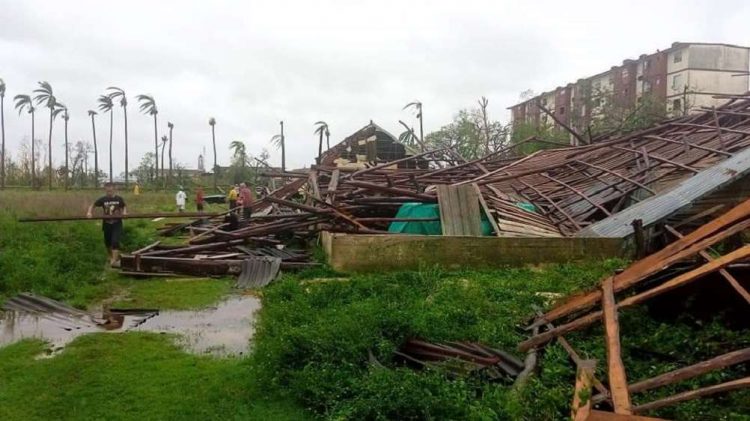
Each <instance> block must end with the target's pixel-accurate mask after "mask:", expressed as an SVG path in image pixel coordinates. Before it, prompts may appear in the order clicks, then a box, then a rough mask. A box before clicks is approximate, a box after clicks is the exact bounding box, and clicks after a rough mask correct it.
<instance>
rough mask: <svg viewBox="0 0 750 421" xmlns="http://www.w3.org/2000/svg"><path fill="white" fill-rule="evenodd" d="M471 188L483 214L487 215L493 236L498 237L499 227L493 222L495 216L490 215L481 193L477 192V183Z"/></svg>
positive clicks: (472, 184)
mask: <svg viewBox="0 0 750 421" xmlns="http://www.w3.org/2000/svg"><path fill="white" fill-rule="evenodd" d="M471 186H472V188H474V190H475V191H476V193H477V197H478V198H479V204H480V205H481V206H482V210H484V214H485V215H487V219H489V220H490V225H492V230H493V231H495V235H496V236H498V237H500V236H501V234H500V227H499V226H498V225H497V221H496V220H495V216H494V215H492V213H491V212H490V207H489V206H487V201H486V200H484V196H482V191H481V190H479V186H477V183H471Z"/></svg>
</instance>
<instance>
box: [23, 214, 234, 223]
mask: <svg viewBox="0 0 750 421" xmlns="http://www.w3.org/2000/svg"><path fill="white" fill-rule="evenodd" d="M221 215H222V214H220V213H201V212H182V213H163V212H155V213H129V214H127V215H92V216H91V218H89V217H87V216H56V217H54V216H53V217H45V216H40V217H32V218H19V219H18V222H56V221H85V220H89V219H93V220H98V219H152V218H202V219H204V218H213V217H216V216H221Z"/></svg>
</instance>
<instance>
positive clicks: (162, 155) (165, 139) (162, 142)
mask: <svg viewBox="0 0 750 421" xmlns="http://www.w3.org/2000/svg"><path fill="white" fill-rule="evenodd" d="M168 141H169V139H168V138H167V135H164V136H162V137H161V178H162V181H163V182H164V183H165V186H164V187H166V180H167V179H166V178H164V148H165V147H166V146H167V142H168ZM157 158H158V156H157Z"/></svg>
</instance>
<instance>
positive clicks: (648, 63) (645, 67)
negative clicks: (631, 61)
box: [643, 60, 651, 72]
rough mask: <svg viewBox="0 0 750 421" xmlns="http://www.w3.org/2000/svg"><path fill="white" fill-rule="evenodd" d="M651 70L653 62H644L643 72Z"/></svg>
mask: <svg viewBox="0 0 750 421" xmlns="http://www.w3.org/2000/svg"><path fill="white" fill-rule="evenodd" d="M649 68H651V60H646V61H644V62H643V71H644V72H645V71H646V70H648V69H649Z"/></svg>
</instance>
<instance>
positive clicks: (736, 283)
mask: <svg viewBox="0 0 750 421" xmlns="http://www.w3.org/2000/svg"><path fill="white" fill-rule="evenodd" d="M664 228H665V229H666V230H667V231H669V232H670V233H671V234H672V235H674V236H675V237H677V238H683V237H684V236H683V235H682V234H681V233H680V232H679V231H677V230H676V229H674V228H672V227H670V226H669V225H665V226H664ZM698 254H699V255H700V256H701V257H702V258H703V259H704V260H705V261H707V262H710V261H713V260H714V258H713V257H711V255H710V254H708V253H707V252H706V251H705V250H701V251H699V252H698ZM719 275H721V276H722V277H723V278H724V279H726V281H727V282H729V285H731V286H732V288H734V290H735V291H737V293H738V294H740V295H741V296H742V298H744V299H745V301H747V303H748V304H750V292H748V291H747V290H746V289H745V288H744V287H743V286H742V285H741V284H740V283H739V281H737V279H736V278H735V277H734V276H733V275H732V274H731V273H729V272H727V270H726V269H720V270H719Z"/></svg>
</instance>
